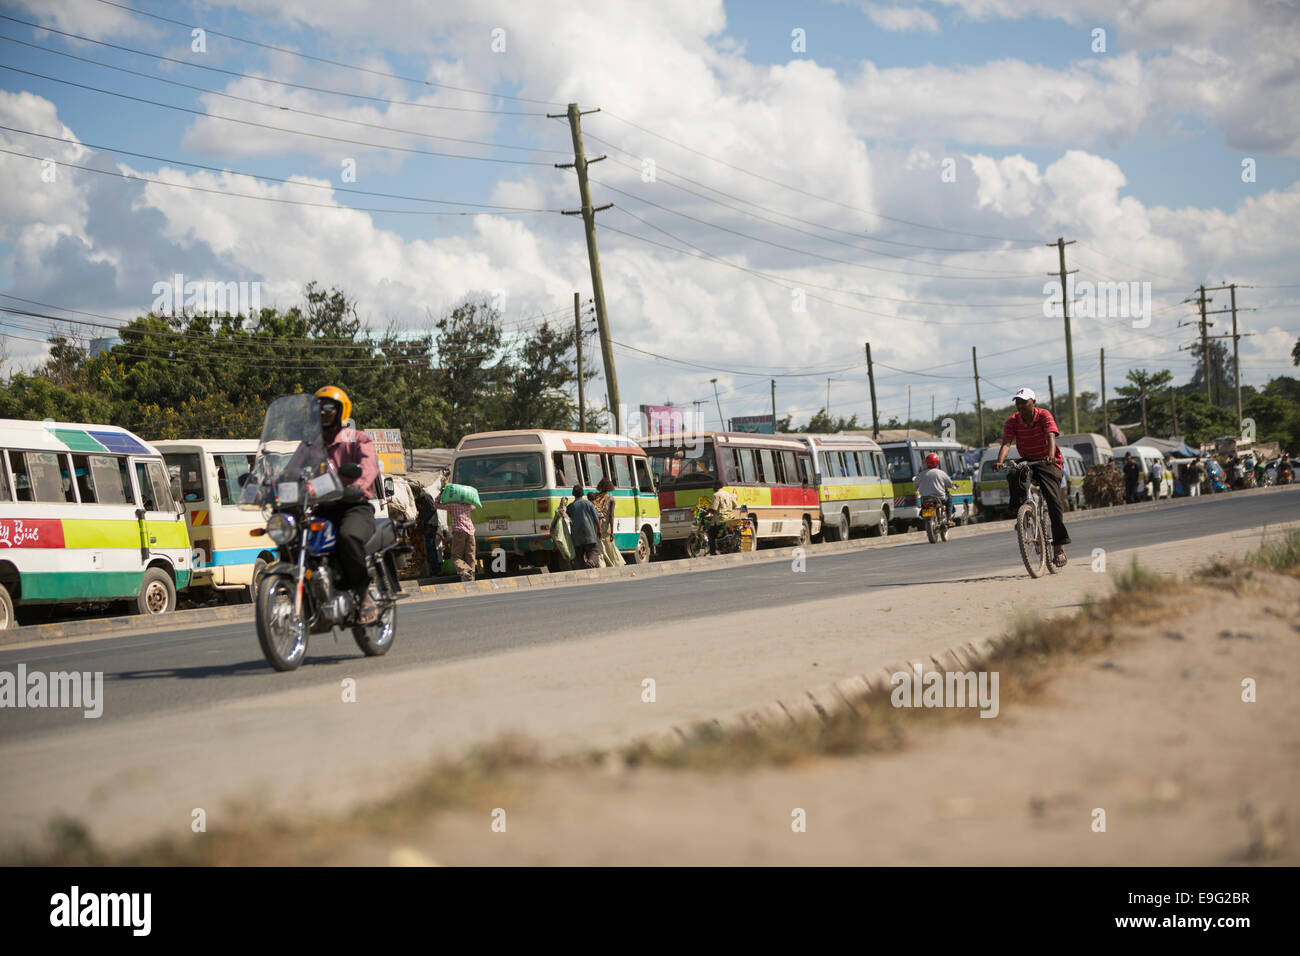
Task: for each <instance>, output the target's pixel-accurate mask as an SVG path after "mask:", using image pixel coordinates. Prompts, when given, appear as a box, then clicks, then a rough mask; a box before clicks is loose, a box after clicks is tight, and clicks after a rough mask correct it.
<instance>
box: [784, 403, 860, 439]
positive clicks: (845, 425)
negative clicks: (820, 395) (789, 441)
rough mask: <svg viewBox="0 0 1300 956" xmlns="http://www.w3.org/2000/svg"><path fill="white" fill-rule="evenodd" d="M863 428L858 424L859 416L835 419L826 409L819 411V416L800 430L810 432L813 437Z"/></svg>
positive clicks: (810, 420) (815, 416) (814, 417)
mask: <svg viewBox="0 0 1300 956" xmlns="http://www.w3.org/2000/svg"><path fill="white" fill-rule="evenodd" d="M861 427H862V426H861V425H860V424H859V423H858V416H857V415H854V416H853V417H852V418H845V417H844V416H842V415H841V416H840V417H839V418H835V417H833V416H831V415H827V414H826V409H824V408H822V409H818V411H817V414H816V415H814V416H813V417H812V418H811V419H809V420H808V424H807V425H804V426H803V427H802V428H800V429H799V431H801V432H809V433H811V434H813V435H834V434H835V433H836V432H845V431H855V430H857V429H860V428H861Z"/></svg>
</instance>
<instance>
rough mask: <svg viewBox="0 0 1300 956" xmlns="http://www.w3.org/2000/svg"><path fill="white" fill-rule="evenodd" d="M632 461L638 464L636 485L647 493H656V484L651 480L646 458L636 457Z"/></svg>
mask: <svg viewBox="0 0 1300 956" xmlns="http://www.w3.org/2000/svg"><path fill="white" fill-rule="evenodd" d="M632 461H633V462H634V463H635V465H636V486H637V488H638V489H639V490H641V491H644V492H646V493H647V494H654V490H655V485H654V482H653V481H651V480H650V469H649V467H648V466H647V465H646V462H645V459H644V458H634V459H632Z"/></svg>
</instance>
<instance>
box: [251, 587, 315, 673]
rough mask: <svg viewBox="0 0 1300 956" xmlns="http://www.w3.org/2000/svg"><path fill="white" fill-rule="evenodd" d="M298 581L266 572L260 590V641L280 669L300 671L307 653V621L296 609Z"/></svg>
mask: <svg viewBox="0 0 1300 956" xmlns="http://www.w3.org/2000/svg"><path fill="white" fill-rule="evenodd" d="M295 592H296V582H295V581H294V580H293V579H292V578H289V577H284V576H281V575H275V576H274V577H273V576H270V575H266V576H264V577H263V578H262V581H261V583H260V584H259V585H258V589H257V607H256V613H257V642H258V643H259V644H261V645H262V654H263V655H264V656H265V657H266V662H267V663H268V664H270V665H271V666H272V667H274V668H275V669H276V670H278V671H291V670H296V669H297V668H298V665H300V664H301V663H302V662H303V659H304V658H305V657H306V656H307V621H306V620H305V619H304V617H303V615H302V613H301V612H300V613H298V614H295V613H294V610H293V602H294V594H295Z"/></svg>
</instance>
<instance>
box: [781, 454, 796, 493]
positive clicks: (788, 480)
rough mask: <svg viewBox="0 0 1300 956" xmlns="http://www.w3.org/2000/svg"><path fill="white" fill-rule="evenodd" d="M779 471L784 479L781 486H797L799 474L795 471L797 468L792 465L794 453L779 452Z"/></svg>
mask: <svg viewBox="0 0 1300 956" xmlns="http://www.w3.org/2000/svg"><path fill="white" fill-rule="evenodd" d="M781 470H782V471H783V472H784V477H783V478H782V479H781V483H782V484H786V485H797V484H799V472H798V470H797V466H796V465H795V463H794V452H792V451H783V452H781Z"/></svg>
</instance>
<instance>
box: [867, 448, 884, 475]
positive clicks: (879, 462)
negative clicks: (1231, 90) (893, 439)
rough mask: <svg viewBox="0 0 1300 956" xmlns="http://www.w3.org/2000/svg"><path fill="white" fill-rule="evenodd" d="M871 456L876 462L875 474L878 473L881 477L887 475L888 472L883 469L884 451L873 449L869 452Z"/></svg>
mask: <svg viewBox="0 0 1300 956" xmlns="http://www.w3.org/2000/svg"><path fill="white" fill-rule="evenodd" d="M871 458H872V460H873V461H875V463H876V474H877V475H879V476H880V477H881V478H885V477H888V473H887V472H886V471H885V455H884V453H883V452H879V451H873V452H872V453H871Z"/></svg>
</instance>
